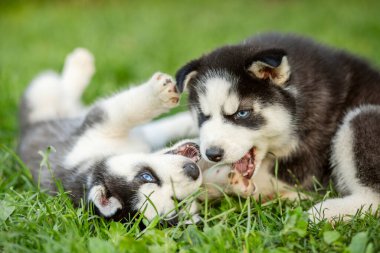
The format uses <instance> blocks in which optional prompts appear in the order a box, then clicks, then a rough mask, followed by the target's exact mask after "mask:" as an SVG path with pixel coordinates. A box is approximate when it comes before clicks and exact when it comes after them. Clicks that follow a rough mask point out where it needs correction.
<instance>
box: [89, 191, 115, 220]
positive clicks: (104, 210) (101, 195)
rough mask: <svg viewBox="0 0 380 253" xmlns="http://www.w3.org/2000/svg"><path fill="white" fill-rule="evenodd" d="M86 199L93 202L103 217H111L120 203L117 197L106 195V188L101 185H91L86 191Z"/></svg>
mask: <svg viewBox="0 0 380 253" xmlns="http://www.w3.org/2000/svg"><path fill="white" fill-rule="evenodd" d="M88 201H91V202H92V203H94V205H95V206H96V208H98V210H99V212H100V214H101V215H102V216H104V217H107V218H109V217H111V216H112V215H114V214H115V213H116V212H117V210H118V209H121V208H122V205H121V203H120V201H119V200H118V199H116V198H115V197H112V196H107V192H106V188H105V187H104V186H103V185H96V186H93V187H92V188H91V190H90V192H89V193H88Z"/></svg>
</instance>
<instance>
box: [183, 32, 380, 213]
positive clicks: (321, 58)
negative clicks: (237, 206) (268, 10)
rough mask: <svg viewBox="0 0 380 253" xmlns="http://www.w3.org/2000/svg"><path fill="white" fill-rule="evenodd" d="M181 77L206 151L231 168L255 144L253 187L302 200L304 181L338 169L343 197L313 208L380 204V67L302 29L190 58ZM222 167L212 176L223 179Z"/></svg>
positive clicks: (348, 209)
mask: <svg viewBox="0 0 380 253" xmlns="http://www.w3.org/2000/svg"><path fill="white" fill-rule="evenodd" d="M176 78H177V85H178V88H179V89H180V90H181V91H182V90H184V89H187V90H188V91H189V106H190V110H191V112H192V113H193V115H194V117H195V118H197V120H198V125H199V129H200V149H201V154H202V156H203V157H204V158H206V159H207V160H208V161H209V162H215V161H217V162H219V163H222V164H223V165H222V166H223V168H225V167H226V166H227V167H228V166H229V164H231V163H234V162H236V161H237V160H239V159H240V158H241V157H243V156H244V154H246V153H247V151H248V150H250V149H251V148H252V147H256V151H257V154H256V159H255V160H256V161H255V162H256V169H255V172H254V175H253V177H252V178H251V180H252V181H253V182H254V183H255V184H256V192H255V193H254V196H256V197H257V196H259V195H260V194H261V195H267V196H268V195H269V196H271V195H272V194H275V193H276V192H279V193H280V194H281V195H282V196H284V197H288V198H293V199H294V198H297V197H298V194H297V193H296V192H295V191H294V190H293V189H292V188H293V186H295V185H296V184H297V185H299V186H302V187H304V188H306V189H311V188H312V186H313V182H314V180H317V181H319V182H322V183H325V182H327V181H328V179H329V178H330V176H331V175H332V176H333V178H334V180H335V182H336V185H337V188H338V190H339V191H340V193H341V194H342V195H343V197H341V198H336V199H329V200H326V201H324V202H321V203H319V204H317V205H316V206H314V207H313V208H311V209H310V211H309V213H310V215H311V217H316V218H317V219H321V218H327V219H333V218H335V217H338V216H345V217H348V216H351V215H354V214H355V213H356V212H357V211H358V209H361V208H363V210H364V211H367V210H370V211H371V212H372V213H374V212H375V211H376V209H377V208H378V205H379V203H380V148H379V147H378V142H379V140H380V127H379V126H380V73H379V71H378V70H376V69H374V68H373V67H371V66H370V65H369V64H368V63H367V62H365V61H364V60H362V59H359V58H357V57H355V56H352V55H350V54H348V53H346V52H343V51H340V50H335V49H331V48H328V47H325V46H322V45H319V44H317V43H315V42H313V41H311V40H309V39H305V38H302V37H298V36H294V35H286V34H275V33H274V34H263V35H259V36H256V37H253V38H250V39H247V40H246V41H244V42H243V43H240V44H237V45H228V46H224V47H221V48H218V49H216V50H214V51H212V52H210V53H208V54H205V55H203V56H201V57H200V58H198V59H195V60H192V61H190V62H189V63H188V64H186V65H185V66H183V67H182V68H181V69H179V70H178V72H177V75H176ZM276 158H277V159H278V162H279V169H278V175H277V178H278V180H277V179H276V177H275V174H276V173H275V171H274V168H275V166H274V164H275V159H276ZM216 167H217V165H216V166H214V167H213V172H210V173H209V174H211V175H209V176H208V178H211V179H212V178H218V173H220V171H218V170H217V169H215V168H216ZM225 170H228V169H225ZM227 180H228V179H227V177H224V181H223V180H221V181H222V182H223V184H227ZM216 183H219V182H216Z"/></svg>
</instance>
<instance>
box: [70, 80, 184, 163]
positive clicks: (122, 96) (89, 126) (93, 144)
mask: <svg viewBox="0 0 380 253" xmlns="http://www.w3.org/2000/svg"><path fill="white" fill-rule="evenodd" d="M178 101H179V94H178V92H177V91H176V89H175V83H174V81H173V79H172V78H171V77H170V76H169V75H166V74H163V73H156V74H154V75H153V77H152V78H151V79H150V80H149V81H148V82H146V83H144V84H142V85H140V86H136V87H133V88H131V89H128V90H125V91H122V92H120V93H117V94H115V95H114V96H112V97H110V98H107V99H103V100H100V101H98V102H97V103H95V105H93V106H92V108H91V109H90V110H89V112H88V113H87V115H86V117H85V119H84V122H83V123H82V125H81V127H80V128H79V129H78V132H77V135H79V138H78V140H77V142H76V144H75V146H74V148H73V150H72V151H71V152H70V154H69V156H68V157H67V160H66V162H67V163H68V166H73V165H75V164H77V163H78V162H80V161H83V160H84V159H87V158H90V157H99V156H105V155H116V154H121V153H131V152H141V151H142V150H144V151H146V150H145V148H146V147H142V146H143V145H142V144H143V143H141V142H140V143H138V142H136V140H135V139H134V138H131V137H130V130H131V129H132V128H134V127H135V126H136V125H139V124H142V123H145V122H147V121H149V120H151V119H152V118H154V117H156V116H158V115H160V114H161V113H164V112H167V111H168V110H169V109H170V108H172V107H174V106H176V105H177V104H178ZM132 139H133V143H132V142H131V141H132Z"/></svg>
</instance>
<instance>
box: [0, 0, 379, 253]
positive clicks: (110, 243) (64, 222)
mask: <svg viewBox="0 0 380 253" xmlns="http://www.w3.org/2000/svg"><path fill="white" fill-rule="evenodd" d="M379 10H380V2H379V1H361V2H359V1H328V0H323V1H291V0H288V1H276V0H271V1H248V0H247V1H220V0H219V1H216V0H215V1H174V0H173V1H153V0H152V1H116V2H115V1H112V2H108V1H85V0H83V1H74V0H73V1H39V2H36V3H32V1H8V0H5V1H1V2H0V32H1V39H0V142H1V144H0V145H1V146H0V251H1V252H147V251H151V252H175V251H180V252H379V251H380V220H379V219H378V218H376V217H374V216H370V215H366V216H365V217H364V218H360V219H359V218H354V219H353V221H352V222H350V223H344V222H337V223H336V224H333V225H332V224H329V223H326V222H321V223H319V224H311V223H309V222H308V219H307V215H306V214H305V212H304V211H305V210H307V209H308V208H309V207H310V206H311V205H312V204H313V203H316V202H317V201H320V200H321V199H322V198H324V196H325V195H330V196H331V195H332V196H334V195H336V193H335V192H334V190H333V189H332V188H331V187H330V188H328V189H327V193H326V192H324V193H323V194H320V193H310V194H311V195H312V196H313V198H312V200H308V201H304V202H302V203H291V202H288V201H281V200H279V199H274V200H272V201H269V202H265V203H264V202H261V201H255V200H253V199H248V200H244V199H238V198H227V197H226V198H225V199H223V200H222V201H221V202H219V203H214V202H212V203H210V202H205V203H203V204H202V206H201V207H202V212H201V214H202V221H201V222H200V223H199V224H198V225H189V226H185V225H184V224H183V223H180V224H179V225H178V226H176V227H167V226H166V225H165V224H163V225H162V224H161V223H160V222H159V221H158V220H156V221H154V222H152V223H150V224H148V223H147V222H146V221H144V220H142V221H141V222H143V223H145V224H146V225H147V228H146V229H141V228H140V227H139V226H138V224H137V223H126V224H122V223H118V222H111V221H106V220H104V219H102V218H99V217H96V216H95V215H93V214H92V213H91V211H89V210H87V209H86V208H77V209H76V208H74V207H73V206H72V205H71V202H70V200H69V199H68V197H67V195H66V194H64V193H61V194H59V195H58V196H54V197H53V196H49V195H47V194H46V193H44V192H43V191H41V190H39V189H38V188H37V187H36V186H35V185H34V184H33V182H32V180H31V176H30V173H29V172H28V170H27V168H25V166H23V164H22V162H21V161H20V160H19V158H18V157H17V155H16V154H15V151H14V150H15V148H16V146H17V136H18V123H17V105H18V101H19V98H20V95H21V94H22V91H23V89H24V88H25V87H26V85H27V84H28V82H29V81H30V80H31V79H32V78H33V76H34V75H36V74H37V73H38V72H39V71H41V70H44V69H47V68H51V69H54V70H57V71H58V70H60V69H61V68H62V64H63V59H64V57H65V55H66V54H67V53H69V52H70V51H71V50H72V49H73V48H75V47H78V46H82V47H86V48H88V49H90V50H91V51H92V52H93V53H94V55H95V57H96V66H97V73H96V75H95V77H94V79H93V81H92V84H91V87H90V88H89V89H88V90H87V91H86V93H85V97H84V99H85V102H86V103H90V102H92V101H94V100H95V99H96V98H97V97H98V96H103V95H106V94H110V93H111V92H113V91H115V90H117V89H120V88H122V87H125V86H126V85H128V84H130V83H132V82H135V83H137V82H140V81H143V80H145V79H146V78H148V77H149V76H150V75H151V74H152V73H153V72H155V71H157V70H161V71H164V72H168V73H171V74H174V73H175V71H176V69H178V68H179V67H180V66H181V65H182V64H184V63H185V62H187V61H188V60H190V59H192V58H195V57H198V56H199V55H201V54H202V53H204V52H207V51H209V50H211V49H213V48H215V47H217V46H220V45H223V44H227V43H236V42H238V41H241V40H243V39H244V38H246V37H248V36H250V35H252V34H256V33H259V32H263V31H282V32H292V33H299V34H303V35H307V36H311V37H313V38H315V39H316V40H318V41H320V42H322V43H326V44H329V45H332V46H336V47H339V48H344V49H347V50H349V51H351V52H353V53H355V54H358V55H360V56H363V57H366V58H368V59H369V60H370V61H371V62H373V63H374V64H375V65H377V66H380V50H379V41H380V18H379ZM337 69H339V66H337ZM185 104H186V103H185V101H183V104H182V105H183V106H181V107H180V108H179V109H177V110H175V111H178V110H183V109H184V108H185ZM279 169H281V168H279ZM321 192H323V191H321Z"/></svg>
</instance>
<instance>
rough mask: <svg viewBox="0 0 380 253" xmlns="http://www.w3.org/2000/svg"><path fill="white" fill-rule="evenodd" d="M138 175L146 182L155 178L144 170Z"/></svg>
mask: <svg viewBox="0 0 380 253" xmlns="http://www.w3.org/2000/svg"><path fill="white" fill-rule="evenodd" d="M140 177H141V178H142V179H143V180H144V181H146V182H154V181H155V180H154V177H153V176H152V175H151V174H149V173H148V172H144V173H142V174H141V175H140Z"/></svg>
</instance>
